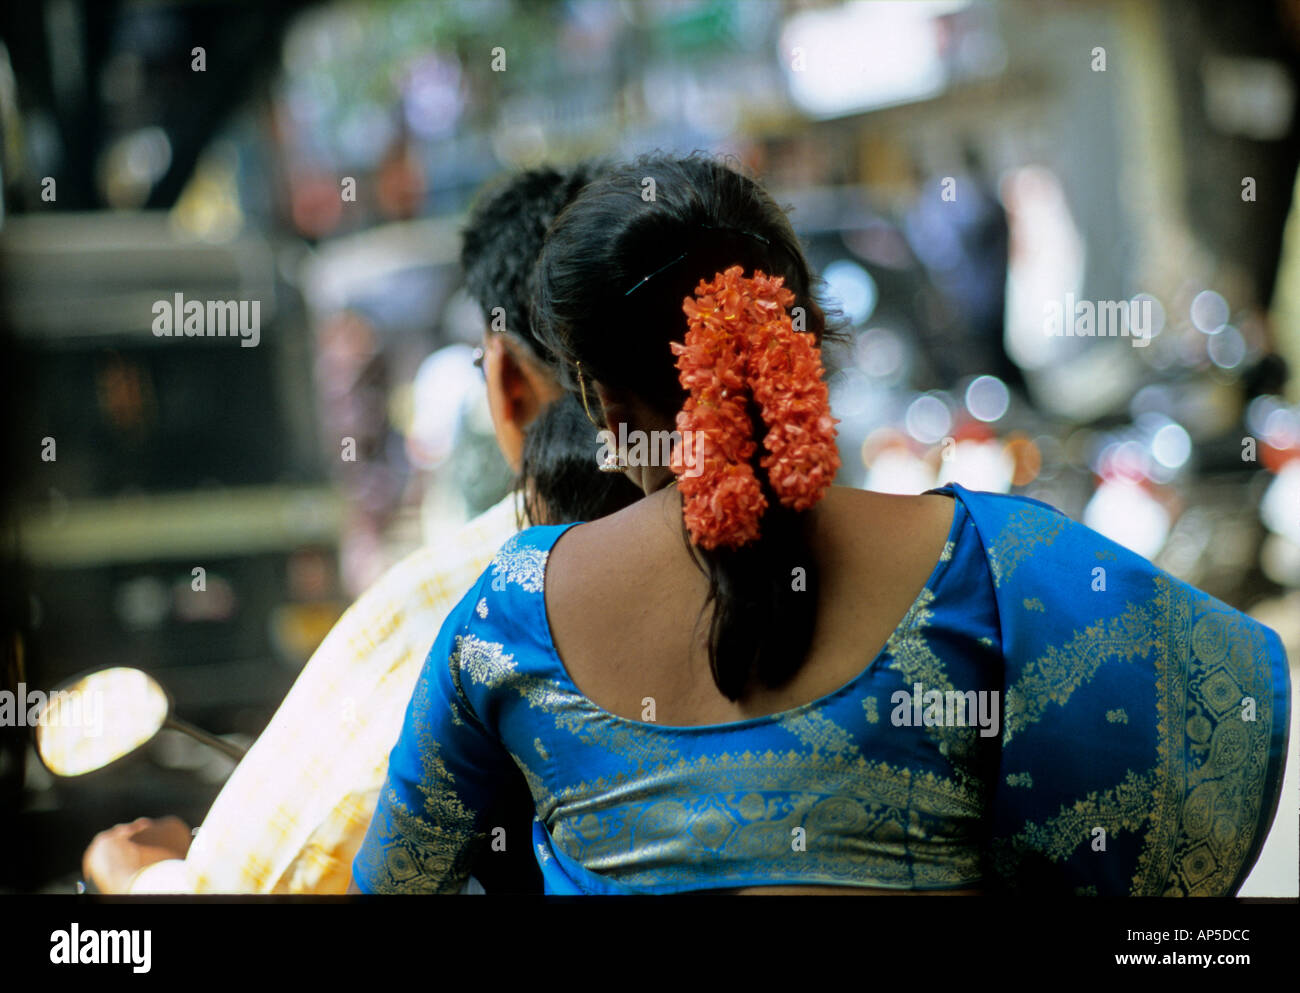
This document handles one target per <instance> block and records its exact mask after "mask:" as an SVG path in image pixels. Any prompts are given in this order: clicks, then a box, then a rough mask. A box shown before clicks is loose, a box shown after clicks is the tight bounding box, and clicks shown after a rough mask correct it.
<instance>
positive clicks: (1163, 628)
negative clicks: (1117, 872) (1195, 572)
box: [994, 576, 1273, 896]
mask: <svg viewBox="0 0 1300 993" xmlns="http://www.w3.org/2000/svg"><path fill="white" fill-rule="evenodd" d="M1139 613H1140V614H1141V615H1142V617H1143V619H1144V620H1145V621H1146V622H1147V623H1148V624H1149V627H1148V629H1147V631H1148V634H1147V639H1148V643H1149V648H1150V651H1151V652H1152V653H1153V670H1154V672H1155V674H1156V686H1155V689H1156V716H1157V724H1156V741H1157V747H1156V758H1157V762H1156V766H1155V767H1154V768H1153V769H1150V770H1148V771H1147V772H1146V773H1144V774H1142V775H1141V776H1139V775H1137V774H1135V773H1134V772H1133V770H1131V769H1130V770H1129V771H1128V773H1127V775H1126V776H1125V779H1124V781H1123V782H1122V783H1120V784H1119V785H1118V786H1116V787H1114V788H1112V789H1111V790H1107V791H1103V792H1094V793H1090V794H1088V796H1087V797H1085V798H1084V799H1082V800H1080V801H1077V802H1076V803H1075V804H1074V805H1073V807H1068V808H1067V807H1062V808H1061V811H1060V813H1059V814H1058V815H1057V816H1056V817H1054V818H1051V819H1050V820H1048V821H1047V822H1045V823H1043V824H1034V823H1029V824H1026V825H1025V827H1024V829H1023V830H1022V831H1021V832H1020V833H1019V834H1018V835H1017V836H1016V837H1015V838H1012V839H1010V840H1009V841H1008V842H1006V843H1003V844H1000V845H999V846H997V850H996V851H995V854H994V861H995V864H996V865H997V866H998V867H999V871H1000V873H1004V874H1007V875H1008V878H1012V879H1014V878H1015V876H1016V874H1017V873H1018V872H1019V871H1021V863H1022V861H1023V860H1024V859H1025V858H1026V857H1028V856H1030V855H1031V854H1032V855H1040V856H1041V855H1045V856H1046V857H1048V858H1050V859H1052V860H1054V861H1061V860H1064V859H1066V858H1069V857H1070V856H1071V855H1072V854H1073V853H1074V852H1075V851H1076V850H1078V848H1079V846H1080V845H1083V844H1087V843H1088V841H1089V840H1090V831H1091V828H1092V827H1094V826H1103V827H1107V830H1108V833H1110V834H1112V835H1113V834H1114V833H1115V830H1116V829H1117V828H1118V829H1120V830H1133V831H1136V830H1138V829H1139V828H1141V827H1142V826H1143V825H1145V826H1146V833H1145V835H1144V838H1143V842H1142V850H1141V852H1140V854H1139V857H1138V864H1137V870H1136V872H1135V873H1134V876H1133V879H1132V883H1131V886H1130V889H1129V895H1131V896H1161V895H1164V896H1185V895H1186V896H1224V895H1228V894H1229V893H1230V892H1231V887H1232V884H1233V882H1234V881H1235V880H1236V877H1237V876H1238V875H1239V874H1240V871H1241V869H1242V867H1243V866H1244V863H1245V860H1246V858H1247V856H1248V855H1249V853H1250V851H1251V848H1252V847H1253V845H1254V842H1255V831H1256V826H1257V825H1258V823H1259V814H1260V805H1261V804H1262V803H1263V802H1264V799H1265V789H1264V787H1265V776H1266V774H1267V770H1268V753H1269V747H1270V741H1271V737H1272V719H1273V710H1272V707H1271V706H1261V707H1259V708H1258V710H1257V712H1256V719H1255V720H1254V721H1247V720H1243V719H1242V710H1241V700H1242V697H1243V696H1253V697H1254V698H1255V699H1256V700H1265V701H1267V700H1269V699H1270V697H1271V694H1272V674H1271V668H1270V665H1269V661H1268V654H1267V646H1266V644H1265V642H1264V636H1263V634H1262V633H1261V632H1260V630H1259V628H1258V627H1256V626H1255V625H1253V624H1252V623H1251V622H1249V620H1248V619H1246V618H1245V617H1243V615H1241V614H1239V613H1237V612H1236V611H1233V610H1230V609H1228V608H1225V607H1224V606H1223V605H1222V604H1220V603H1219V602H1218V601H1216V600H1214V599H1213V598H1212V597H1210V596H1208V595H1207V594H1204V593H1201V592H1200V591H1198V590H1195V589H1193V588H1191V587H1188V586H1186V585H1184V584H1181V583H1178V582H1177V581H1175V580H1171V579H1170V578H1169V577H1166V576H1156V577H1155V578H1154V581H1153V595H1152V598H1151V600H1150V602H1149V603H1148V604H1147V606H1146V607H1145V608H1143V609H1142V610H1141V611H1139ZM1097 627H1099V626H1094V628H1090V629H1089V630H1090V631H1091V630H1094V629H1095V628H1097ZM1126 644H1127V641H1126V638H1121V639H1119V640H1118V641H1117V642H1116V645H1117V646H1119V648H1120V649H1121V650H1120V651H1119V655H1120V656H1121V657H1126V653H1125V651H1123V650H1122V649H1123V648H1124V647H1125V646H1126ZM1144 654H1145V653H1144ZM1066 695H1067V696H1068V693H1067V694H1066ZM1008 710H1010V708H1008Z"/></svg>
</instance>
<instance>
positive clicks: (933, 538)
mask: <svg viewBox="0 0 1300 993" xmlns="http://www.w3.org/2000/svg"><path fill="white" fill-rule="evenodd" d="M953 517H954V501H953V499H952V498H951V497H946V496H939V495H928V496H891V495H886V494H879V493H871V492H867V491H863V490H854V489H846V488H836V489H833V490H832V491H831V492H830V493H829V494H828V495H827V497H826V499H824V500H823V502H822V503H821V504H819V505H818V506H817V508H816V509H815V510H814V511H813V512H811V513H810V515H809V518H810V519H809V522H808V524H809V531H810V538H811V539H812V540H811V542H810V545H811V548H812V550H813V553H814V555H815V556H816V559H817V563H816V564H817V567H818V568H817V569H816V570H815V571H813V574H814V575H816V576H817V577H818V579H819V581H820V584H821V591H822V593H823V594H824V595H823V596H821V597H820V598H819V600H818V616H817V623H816V630H815V633H814V636H813V641H812V647H811V650H810V652H809V657H808V659H807V660H806V661H805V663H804V665H803V667H802V668H800V670H799V671H798V673H797V674H796V675H795V677H794V679H793V680H791V681H790V683H789V684H787V685H785V686H782V687H780V688H779V689H776V690H769V689H766V688H764V687H755V689H754V690H753V691H752V692H751V693H750V694H749V695H748V696H746V697H745V698H743V699H741V700H736V701H732V700H729V699H727V698H726V697H725V696H723V695H722V693H721V692H719V690H718V688H717V685H716V684H715V683H714V680H713V677H712V676H711V674H710V672H709V666H708V658H707V652H706V645H705V641H704V636H703V632H704V631H705V630H707V617H708V614H707V611H706V610H705V606H706V605H705V598H706V596H707V593H708V586H707V583H706V582H705V579H704V576H703V574H702V573H701V572H700V570H699V569H698V567H697V566H696V564H695V563H694V562H693V561H692V559H691V557H690V555H689V554H688V552H687V549H686V546H685V544H684V542H683V541H682V530H681V528H682V525H681V513H680V508H679V505H678V498H677V493H676V490H675V489H672V488H669V489H666V490H663V491H660V493H659V494H657V495H655V496H653V497H651V498H649V499H646V500H642V501H640V502H639V503H637V504H636V505H634V506H633V507H630V508H628V509H627V510H626V511H624V512H623V513H621V514H618V515H615V516H614V517H610V518H606V519H604V520H602V521H595V522H592V523H590V524H586V525H583V526H581V527H577V528H574V529H572V530H570V531H568V532H566V534H565V536H564V538H563V539H562V540H561V541H559V542H558V543H557V544H556V545H555V547H554V548H553V549H552V551H551V555H550V558H549V561H548V565H547V573H546V607H547V615H548V617H549V619H550V624H551V634H552V637H553V639H554V641H555V646H556V651H557V653H558V655H559V657H560V658H561V659H562V660H563V664H564V667H565V669H566V670H567V671H568V673H569V676H570V677H571V678H572V679H573V681H574V683H575V685H576V686H577V687H578V689H579V690H581V691H582V693H583V694H584V695H585V696H586V697H588V698H589V699H590V700H591V701H592V702H593V703H595V704H597V705H598V706H600V707H602V708H603V709H605V710H608V711H609V712H611V713H613V714H617V715H618V716H620V717H625V718H628V719H630V720H644V719H645V718H646V717H647V716H649V715H650V714H653V719H654V720H656V721H661V722H663V723H665V724H670V725H678V726H687V725H690V726H695V725H708V724H726V723H730V722H733V721H744V720H747V719H750V718H755V717H764V716H767V715H771V714H776V713H780V712H784V711H789V710H794V709H795V708H798V707H801V706H803V705H804V704H807V703H810V702H812V701H814V700H818V699H820V698H821V697H825V696H827V695H829V694H831V693H833V692H834V691H835V690H837V689H839V688H840V687H842V686H844V685H845V684H846V683H848V682H850V681H851V680H853V679H854V678H855V677H856V676H858V675H859V674H860V673H861V672H862V671H863V669H865V668H866V666H867V664H868V663H869V662H870V661H871V660H872V659H874V658H875V657H876V656H877V654H878V653H879V652H880V650H881V649H882V648H883V647H884V646H885V643H886V641H887V640H888V638H889V636H890V635H891V634H892V633H893V632H894V631H895V630H896V629H897V628H898V626H899V625H900V623H901V622H902V620H903V618H904V617H905V615H906V614H907V612H908V610H909V609H910V608H911V606H912V604H913V603H914V601H915V600H916V597H917V595H918V593H919V592H920V591H921V589H922V587H923V584H925V582H926V580H927V579H928V578H929V577H930V576H932V575H933V573H934V571H935V568H936V565H937V563H938V562H939V559H940V557H941V556H942V554H943V551H944V547H945V544H946V543H947V541H948V539H949V537H950V534H951V529H952V524H953ZM809 571H812V570H808V569H807V568H806V567H805V571H804V575H803V576H799V575H798V574H794V575H791V576H790V577H789V581H790V582H791V584H794V585H799V584H803V585H804V586H805V587H806V584H807V575H808V572H809ZM696 618H701V621H700V623H698V624H697V623H695V619H696ZM647 701H652V702H653V709H650V707H649V705H648V704H647ZM727 892H731V893H737V894H740V893H744V894H774V895H787V894H823V893H824V894H839V893H847V894H859V895H893V894H898V893H906V892H908V891H906V890H886V889H880V888H877V887H848V886H780V885H767V886H752V887H738V888H734V889H730V890H728V891H727ZM926 892H931V893H938V894H962V895H964V894H969V893H972V892H976V891H973V890H965V889H962V890H934V891H926Z"/></svg>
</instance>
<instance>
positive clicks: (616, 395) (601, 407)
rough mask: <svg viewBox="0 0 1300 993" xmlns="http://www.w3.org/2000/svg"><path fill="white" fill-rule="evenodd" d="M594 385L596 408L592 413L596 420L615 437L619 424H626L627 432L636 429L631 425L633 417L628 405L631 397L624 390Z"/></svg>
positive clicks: (634, 425) (598, 384)
mask: <svg viewBox="0 0 1300 993" xmlns="http://www.w3.org/2000/svg"><path fill="white" fill-rule="evenodd" d="M594 385H595V387H596V389H595V391H594V392H595V400H596V403H597V405H598V406H597V407H596V409H595V410H593V411H592V413H593V414H594V415H595V417H596V420H598V421H601V422H602V424H603V425H604V426H605V427H607V428H609V430H611V431H613V432H614V434H616V435H617V434H618V426H619V425H620V424H626V425H627V430H629V431H631V430H633V429H634V428H635V427H637V425H636V424H633V423H632V420H633V415H632V409H631V404H630V403H629V401H630V400H631V397H630V396H629V395H628V393H627V391H626V390H620V389H617V388H610V387H608V386H606V385H604V384H603V383H596V384H594Z"/></svg>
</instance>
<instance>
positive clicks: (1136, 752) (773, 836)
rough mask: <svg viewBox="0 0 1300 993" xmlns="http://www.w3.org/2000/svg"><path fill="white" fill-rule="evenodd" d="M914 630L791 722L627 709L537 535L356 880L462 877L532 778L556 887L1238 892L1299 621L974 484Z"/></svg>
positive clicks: (447, 648) (423, 709)
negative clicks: (499, 797)
mask: <svg viewBox="0 0 1300 993" xmlns="http://www.w3.org/2000/svg"><path fill="white" fill-rule="evenodd" d="M934 492H939V493H946V494H948V495H951V496H952V497H953V498H954V500H955V503H956V507H955V513H954V517H953V522H952V527H951V531H950V533H949V535H948V540H947V542H946V543H945V545H944V549H943V552H942V554H941V556H940V560H939V562H938V563H937V564H936V566H935V568H934V571H933V572H932V574H931V576H930V577H929V579H928V580H927V582H926V584H925V586H924V587H923V589H922V590H921V592H920V594H919V595H918V596H917V598H916V600H915V601H914V602H913V604H912V606H911V608H910V609H909V610H908V612H907V614H906V615H905V616H904V618H903V620H902V621H901V622H900V623H899V625H898V627H897V628H896V629H895V631H894V632H893V634H892V635H891V636H890V638H889V640H888V642H887V643H886V644H885V646H884V647H883V648H882V649H881V650H880V652H879V653H878V654H877V655H876V657H875V658H874V659H872V660H870V661H869V663H867V664H866V667H865V668H864V669H863V670H862V671H861V672H860V673H859V674H858V675H857V676H856V677H855V678H854V679H852V680H850V681H849V682H848V683H846V684H845V685H844V686H842V687H840V689H838V690H836V691H835V692H833V693H831V694H829V695H827V696H824V697H821V698H820V699H818V700H815V701H812V702H810V703H807V704H804V705H803V706H800V707H796V708H794V709H792V710H788V711H784V712H782V713H779V714H772V715H768V716H765V717H759V718H754V719H751V720H745V721H739V722H733V723H729V724H719V725H704V726H689V727H672V726H666V725H660V724H657V723H653V722H649V721H644V722H643V721H633V720H629V719H626V718H623V717H619V716H617V715H614V714H611V713H609V712H607V711H605V710H603V709H602V708H600V707H598V706H597V705H596V704H595V703H594V702H592V701H591V700H589V699H587V698H586V697H585V696H584V695H583V694H582V693H581V692H580V691H579V690H578V688H577V687H576V686H575V685H574V683H573V681H572V680H571V679H570V678H569V676H568V673H567V672H566V670H565V668H564V665H563V663H562V662H561V661H560V659H559V657H558V655H557V654H556V651H555V646H554V644H553V643H552V641H551V635H550V628H549V625H548V623H547V617H546V608H545V601H544V597H543V587H544V579H545V568H546V559H547V555H548V553H549V551H550V549H551V548H552V547H553V546H554V544H555V542H556V541H557V540H558V539H559V537H560V535H561V534H563V533H564V531H565V530H566V529H567V527H571V526H572V525H567V526H553V527H535V528H530V529H528V530H526V531H523V532H521V533H520V534H518V535H516V536H515V537H513V538H511V539H510V541H508V542H507V543H506V544H505V546H504V547H503V548H502V549H501V551H500V552H499V553H498V554H497V556H496V558H495V559H494V560H493V562H492V564H491V565H490V566H489V567H488V569H487V570H486V571H485V572H484V574H483V576H482V577H481V578H480V579H479V581H478V583H477V584H476V585H475V586H474V588H473V589H471V590H470V591H469V592H468V593H467V594H466V596H465V597H464V599H463V600H462V601H461V602H460V604H459V605H458V606H457V607H456V608H455V609H454V610H453V611H452V612H451V614H450V615H448V617H447V620H446V622H445V623H444V625H443V627H442V630H441V632H440V633H439V635H438V638H437V640H436V642H435V643H434V645H433V649H432V651H431V652H430V654H429V658H428V661H427V662H426V663H425V667H424V670H423V672H422V673H421V676H420V678H419V681H418V683H417V685H416V689H415V693H414V696H413V697H412V700H411V704H410V707H409V708H408V711H407V715H406V722H405V725H404V727H403V729H402V734H401V737H400V739H399V740H398V742H397V745H396V747H395V748H394V749H393V752H392V755H391V757H390V762H389V772H388V778H387V781H386V783H385V785H384V787H383V789H382V790H381V794H380V800H379V805H378V809H377V810H376V812H375V816H374V818H373V820H372V822H371V825H370V829H369V832H368V833H367V836H366V839H365V842H364V843H363V845H362V848H361V851H360V853H359V854H358V856H357V858H356V861H355V863H354V866H353V876H354V880H355V882H356V884H357V886H358V887H359V888H360V889H361V890H362V891H363V892H373V893H396V892H426V893H428V892H433V893H451V892H457V891H458V890H460V888H461V886H462V885H463V884H464V882H465V880H466V879H467V877H468V875H469V871H470V864H471V862H472V860H473V858H474V856H475V854H476V853H477V852H478V851H479V848H480V846H482V845H485V844H488V845H495V846H498V848H499V846H501V845H505V844H512V845H513V844H518V843H519V839H514V838H509V839H507V838H505V837H504V831H505V829H504V828H503V827H501V826H498V825H493V824H490V823H487V813H486V812H487V811H488V810H489V809H491V807H492V801H493V799H494V797H495V791H496V790H497V789H499V788H500V784H501V783H503V782H505V781H506V778H507V777H506V776H505V773H506V772H508V771H509V770H510V767H511V765H513V766H516V767H518V768H519V769H520V770H521V771H522V772H523V775H524V778H525V780H526V781H527V783H528V786H529V789H530V791H531V793H532V796H533V801H534V804H535V808H536V817H535V818H534V821H533V837H532V839H531V840H530V843H531V845H532V847H533V850H534V852H535V854H536V857H537V859H538V863H539V865H540V867H541V870H542V875H543V879H544V883H545V889H546V892H547V893H548V894H577V893H604V894H612V893H678V892H686V891H692V890H708V889H730V888H735V887H742V886H761V885H795V884H805V885H843V886H858V887H877V888H886V889H898V890H943V889H965V888H971V887H982V888H984V889H986V890H1012V891H1019V892H1024V891H1029V890H1033V891H1038V892H1043V891H1047V892H1054V893H1064V894H1096V895H1134V896H1142V895H1157V896H1158V895H1226V894H1232V893H1234V892H1235V891H1236V889H1237V887H1238V886H1240V884H1241V882H1242V881H1243V880H1244V878H1245V876H1246V875H1247V873H1248V872H1249V871H1250V869H1251V867H1252V866H1253V864H1254V862H1255V859H1256V857H1257V856H1258V853H1259V848H1260V845H1261V843H1262V841H1263V838H1264V835H1265V834H1266V832H1267V830H1268V827H1269V825H1270V824H1271V822H1272V818H1273V813H1274V811H1275V807H1276V803H1277V797H1278V793H1279V790H1280V786H1281V779H1282V766H1283V762H1284V756H1285V754H1286V735H1287V727H1288V721H1287V717H1288V707H1289V681H1288V673H1287V667H1286V657H1285V654H1284V652H1283V650H1282V646H1281V642H1280V641H1279V639H1278V637H1277V635H1276V634H1274V632H1272V631H1271V630H1269V629H1268V628H1266V627H1264V626H1263V625H1261V624H1259V623H1258V622H1256V621H1254V620H1252V619H1250V618H1248V617H1246V616H1245V615H1244V614H1242V613H1240V612H1239V611H1236V610H1234V609H1232V608H1230V607H1228V606H1226V605H1225V604H1223V603H1221V602H1220V601H1218V600H1215V599H1214V598H1213V597H1210V596H1208V595H1207V594H1204V593H1201V592H1200V591H1198V590H1196V589H1194V588H1192V587H1191V586H1188V585H1187V584H1186V583H1183V582H1181V581H1179V580H1177V579H1174V578H1173V577H1171V576H1169V575H1168V574H1166V573H1164V572H1162V571H1161V570H1159V569H1157V568H1155V567H1154V566H1153V565H1151V564H1150V563H1149V562H1147V561H1146V560H1145V559H1143V558H1141V557H1140V556H1138V555H1136V554H1134V553H1133V552H1130V551H1128V550H1126V549H1124V548H1123V547H1121V546H1119V545H1117V544H1115V543H1113V542H1111V541H1109V540H1108V539H1106V538H1104V537H1102V536H1101V535H1099V534H1097V533H1096V532H1094V531H1092V530H1090V529H1089V528H1086V527H1084V526H1082V525H1080V524H1077V523H1075V522H1074V521H1072V520H1070V519H1069V518H1068V517H1066V516H1065V515H1063V514H1061V513H1060V512H1059V511H1057V510H1055V509H1053V508H1052V507H1049V506H1048V505H1046V504H1043V503H1040V502H1038V501H1035V500H1031V499H1029V498H1026V497H1016V496H1005V495H1000V494H991V493H978V492H974V491H971V490H967V489H965V488H964V487H961V486H958V485H956V484H953V485H950V486H946V487H943V488H942V489H940V490H937V491H934Z"/></svg>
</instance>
